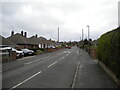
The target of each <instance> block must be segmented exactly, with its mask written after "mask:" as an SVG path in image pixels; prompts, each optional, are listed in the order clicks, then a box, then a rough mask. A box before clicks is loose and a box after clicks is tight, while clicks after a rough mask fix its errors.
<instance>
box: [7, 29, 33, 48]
mask: <svg viewBox="0 0 120 90" xmlns="http://www.w3.org/2000/svg"><path fill="white" fill-rule="evenodd" d="M7 39H8V40H10V41H12V42H14V43H15V44H17V45H19V47H18V48H19V49H21V48H33V47H34V46H35V45H34V44H33V43H32V42H31V41H30V40H29V39H28V38H27V32H25V33H24V35H23V31H21V34H20V33H16V34H14V32H13V31H12V34H11V36H10V37H8V38H7Z"/></svg>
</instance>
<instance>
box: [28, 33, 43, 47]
mask: <svg viewBox="0 0 120 90" xmlns="http://www.w3.org/2000/svg"><path fill="white" fill-rule="evenodd" d="M29 40H30V41H31V44H34V45H35V46H36V47H34V48H42V44H43V41H42V40H41V39H40V38H38V37H37V34H36V35H35V36H32V37H30V38H29Z"/></svg>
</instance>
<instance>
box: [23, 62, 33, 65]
mask: <svg viewBox="0 0 120 90" xmlns="http://www.w3.org/2000/svg"><path fill="white" fill-rule="evenodd" d="M31 63H32V62H27V63H24V65H28V64H31Z"/></svg>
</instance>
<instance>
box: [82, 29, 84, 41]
mask: <svg viewBox="0 0 120 90" xmlns="http://www.w3.org/2000/svg"><path fill="white" fill-rule="evenodd" d="M83 39H84V29H82V41H83Z"/></svg>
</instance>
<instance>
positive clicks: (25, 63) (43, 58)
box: [24, 56, 50, 65]
mask: <svg viewBox="0 0 120 90" xmlns="http://www.w3.org/2000/svg"><path fill="white" fill-rule="evenodd" d="M48 57H50V56H47V57H44V58H40V59H37V60H34V61H32V62H27V63H24V65H28V64H31V63H35V62H38V61H40V60H41V59H45V58H48Z"/></svg>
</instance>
